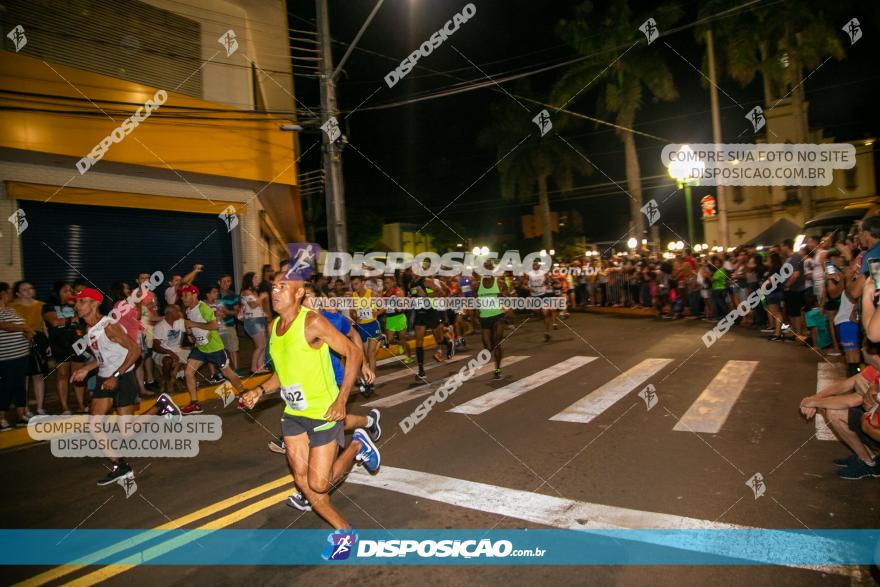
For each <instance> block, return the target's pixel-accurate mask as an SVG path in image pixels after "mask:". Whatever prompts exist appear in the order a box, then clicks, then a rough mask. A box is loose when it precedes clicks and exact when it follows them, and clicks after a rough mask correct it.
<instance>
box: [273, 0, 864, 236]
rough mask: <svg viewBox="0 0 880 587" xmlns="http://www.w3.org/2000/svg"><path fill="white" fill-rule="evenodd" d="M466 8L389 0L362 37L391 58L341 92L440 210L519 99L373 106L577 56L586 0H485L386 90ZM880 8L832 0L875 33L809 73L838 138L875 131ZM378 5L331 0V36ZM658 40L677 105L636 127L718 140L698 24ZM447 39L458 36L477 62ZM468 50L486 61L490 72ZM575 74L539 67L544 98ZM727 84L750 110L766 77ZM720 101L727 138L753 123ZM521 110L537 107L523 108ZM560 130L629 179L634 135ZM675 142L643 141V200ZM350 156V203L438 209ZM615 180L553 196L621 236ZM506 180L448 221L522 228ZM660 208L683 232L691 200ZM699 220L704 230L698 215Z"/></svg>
mask: <svg viewBox="0 0 880 587" xmlns="http://www.w3.org/2000/svg"><path fill="white" fill-rule="evenodd" d="M742 3H745V0H743V2H730V3H729V4H728V7H733V6H735V5H738V4H742ZM465 4H467V3H466V2H463V1H462V0H430V1H429V0H386V2H385V3H384V5H383V6H382V7H381V9H380V11H379V13H378V14H377V16H376V18H375V20H374V21H373V23H372V24H371V25H370V28H369V29H368V30H367V32H366V33H365V35H364V37H363V38H362V39H361V41H360V42H359V44H358V47H359V48H360V49H363V50H368V51H372V52H375V53H381V54H383V55H386V56H389V57H390V58H385V57H382V56H379V55H376V54H372V53H368V52H366V51H361V50H355V51H354V53H353V54H352V56H351V57H350V59H349V61H348V62H347V63H346V65H345V73H344V75H343V76H342V78H341V79H340V81H339V88H338V100H339V106H340V109H341V110H342V112H343V116H346V113H347V112H350V111H351V110H352V109H354V108H355V107H358V106H359V105H361V103H363V105H361V106H359V108H358V109H357V111H356V112H354V114H352V115H351V116H350V117H348V118H346V119H345V121H344V123H343V125H344V128H345V131H344V132H345V133H346V135H347V136H348V137H349V140H350V142H351V144H352V145H354V147H356V149H357V150H358V151H360V153H362V154H363V155H365V156H366V157H369V158H370V159H371V160H372V161H373V162H374V163H375V165H376V166H378V167H379V168H381V170H383V171H384V172H385V173H386V174H387V175H388V176H390V177H391V178H393V180H394V181H396V182H397V183H399V184H400V186H402V188H405V190H406V191H408V192H409V193H410V194H411V195H412V196H413V197H414V198H416V199H418V200H420V201H421V202H422V203H424V204H425V205H426V206H427V207H428V208H430V209H432V210H434V211H436V212H439V210H440V209H441V208H443V207H444V206H446V205H447V204H448V203H449V202H450V201H452V200H453V199H454V198H455V197H456V196H458V195H459V194H460V193H461V192H462V191H464V190H465V189H466V188H468V186H470V185H471V184H472V183H474V181H475V180H477V179H478V178H480V176H481V175H483V174H484V173H486V171H487V170H488V169H490V168H491V167H492V166H493V165H495V163H496V151H495V149H492V148H488V147H484V146H480V145H479V144H478V142H477V136H478V134H479V133H480V131H482V130H483V129H484V128H486V127H487V126H488V115H489V105H490V104H491V103H492V102H493V101H498V100H505V99H506V100H512V98H509V97H507V96H505V95H504V94H503V93H502V92H501V91H500V90H499V89H498V86H495V85H492V86H491V87H489V88H486V89H478V90H474V91H470V92H465V93H461V94H457V95H452V96H448V97H443V98H438V99H434V100H428V101H424V102H419V103H415V104H407V105H403V106H398V107H395V108H389V109H383V110H370V109H369V108H370V107H374V106H379V105H382V104H388V103H393V102H398V101H402V100H406V99H409V98H412V97H414V96H415V95H417V94H419V93H422V92H429V91H434V90H438V89H441V88H449V87H452V86H454V85H455V84H459V83H460V81H459V79H457V78H460V79H464V80H468V81H481V80H486V76H485V75H484V74H488V75H489V76H492V77H497V76H500V75H504V74H507V73H510V72H517V71H526V70H531V69H536V68H539V67H542V66H544V65H548V64H552V63H558V62H560V61H564V60H565V59H568V58H571V57H575V56H577V53H576V52H575V51H574V50H573V49H572V48H571V47H569V46H567V45H566V44H565V43H564V42H563V41H562V40H561V39H560V38H559V37H558V36H557V35H556V33H555V27H556V24H557V23H558V21H559V20H560V19H562V18H571V17H572V16H573V13H574V8H575V7H576V6H577V5H578V4H579V2H563V1H554V2H549V1H548V2H543V1H522V0H475V1H474V4H475V6H476V8H477V11H476V15H475V16H474V17H473V18H472V19H471V20H469V21H468V22H466V23H464V24H463V25H462V26H461V27H460V29H459V30H458V31H457V32H455V33H454V35H452V36H451V37H450V38H449V39H448V40H447V41H446V42H445V43H444V44H443V45H441V46H440V47H439V48H438V49H436V50H435V51H434V52H433V53H432V54H431V55H430V56H428V57H422V58H421V59H420V60H419V63H418V65H417V66H416V68H415V69H413V70H412V71H411V72H410V73H409V74H408V76H407V77H406V78H404V79H403V80H402V81H401V82H399V83H398V84H397V85H395V86H394V87H393V88H388V87H387V85H386V84H385V83H384V81H383V77H384V76H385V75H386V74H387V73H388V72H389V71H390V70H392V69H393V68H394V67H396V66H397V64H399V62H400V60H402V59H403V58H404V57H405V56H407V55H408V54H409V53H410V52H412V51H413V50H414V49H415V48H416V47H417V46H418V45H420V44H421V43H422V42H424V41H426V40H427V39H428V38H429V37H430V36H431V34H432V33H433V32H434V31H436V30H437V29H438V28H440V27H442V26H443V25H444V23H445V22H446V21H447V20H448V19H450V18H451V17H452V15H453V14H455V13H456V12H459V11H460V10H461V9H462V7H463V6H465ZM774 4H779V2H778V1H777V2H774V1H772V0H769V1H767V2H763V3H762V5H769V6H773V5H774ZM877 4H878V3H876V2H873V1H863V2H858V1H853V2H834V3H830V2H826V3H825V5H826V6H827V10H828V11H829V12H828V16H829V20H830V21H831V22H832V24H839V26H837V27H836V28H837V29H839V28H840V27H842V26H843V25H844V24H845V23H846V22H848V21H849V19H850V18H852V17H853V16H855V17H857V18H859V20H860V22H861V24H862V27H863V29H864V36H863V38H862V39H861V40H860V41H859V42H858V43H856V44H855V45H854V46H852V47H850V46H849V45H850V44H849V40H848V38H846V36H845V35H844V33H843V32H842V31H841V32H840V35H841V38H842V39H843V41H844V47H845V50H846V57H845V58H844V59H843V60H841V61H837V60H834V59H832V60H830V61H828V62H827V63H826V64H825V65H824V66H823V67H821V68H819V69H818V70H817V71H815V72H814V73H813V74H812V75H811V76H810V77H809V79H808V80H807V82H806V83H805V89H806V97H807V100H808V101H809V102H810V125H811V128H816V127H823V128H824V129H825V135H826V136H833V137H835V138H836V139H837V140H853V139H857V138H865V137H869V136H876V135H877V134H878V122H880V115H878V113H877V106H876V98H875V94H876V92H875V89H876V88H877V87H878V85H877V80H878V77H880V74H878V73H877V69H876V63H875V56H876V55H878V54H880V53H878V45H880V43H878V40H877V39H878V34H877V33H878V28H880V27H878V26H877V25H878V16H877V14H878V13H877V8H876V5H877ZM373 5H374V3H373V2H367V1H363V2H352V1H351V0H330V2H329V11H330V30H331V34H332V37H333V39H334V40H335V41H342V42H345V43H347V42H350V41H351V40H352V39H353V38H354V36H355V35H356V33H357V31H358V29H359V28H360V26H361V24H362V23H363V22H364V20H365V19H366V17H367V15H368V14H369V12H370V10H372V7H373ZM631 6H633V9H634V11H635V13H636V14H637V15H639V17H641V16H644V17H645V18H647V17H648V16H651V14H652V10H654V9H656V8H657V7H658V6H660V4H659V3H657V2H632V3H631ZM680 6H681V7H682V9H683V16H682V17H681V18H680V19H679V20H678V21H677V22H675V23H673V24H671V25H669V24H667V23H663V22H658V26H659V28H660V29H661V31H662V30H664V28H667V29H668V28H671V26H682V25H687V24H690V23H692V22H694V21H695V20H697V18H698V15H697V11H698V6H699V3H697V2H682V3H680ZM823 9H824V8H823ZM288 10H289V15H290V26H291V28H293V29H308V30H314V28H315V27H314V15H315V6H314V2H312V1H310V0H295V1H291V2H289V8H288ZM639 20H640V21H641V20H642V19H641V18H639ZM291 34H292V35H295V34H296V33H291ZM660 41H665V43H668V44H669V45H670V46H671V47H673V48H674V49H675V51H677V52H678V53H680V54H681V57H680V56H678V55H676V54H675V53H674V52H673V51H671V50H670V49H669V48H668V47H666V45H665V43H661V42H659V41H655V43H654V45H653V46H654V47H655V48H656V50H657V51H660V52H662V53H663V56H664V58H665V60H666V63H667V64H668V65H669V67H670V69H671V71H672V75H673V79H674V82H675V85H676V88H677V90H678V93H679V98H678V100H677V101H675V102H671V103H665V102H652V101H651V100H650V98H648V99H646V100H645V101H644V104H643V106H642V109H641V110H640V112H639V113H638V114H637V118H636V126H635V128H636V129H637V130H640V131H642V132H645V133H649V134H652V135H656V136H659V137H662V138H664V139H669V140H670V141H671V142H692V143H696V142H711V140H712V129H711V116H710V111H709V109H710V100H709V91H708V89H707V86H706V84H705V83H704V80H703V78H702V77H701V76H700V74H699V73H698V72H697V71H695V69H694V67H696V68H700V66H701V64H702V61H703V54H704V50H705V49H704V46H703V45H701V44H699V43H697V41H696V39H695V36H694V28H688V29H686V30H683V31H680V32H677V33H674V34H672V35H669V36H667V37H662V38H661V39H660ZM450 45H454V46H455V48H457V49H458V51H460V52H461V54H463V55H464V56H465V57H466V58H467V59H465V58H464V57H462V55H460V54H459V53H458V52H456V51H455V49H453V48H452V47H451V46H450ZM345 49H346V47H345V45H342V44H335V45H334V64H335V63H338V61H339V59H340V58H341V57H342V55H343V53H344V52H345ZM717 51H719V49H718V48H716V52H717ZM614 57H615V55H614V54H609V55H608V57H607V59H608V61H609V62H610V61H611V60H612V59H614ZM468 59H469V60H470V61H472V62H473V63H474V64H476V65H478V66H479V68H480V69H482V73H481V72H480V71H479V70H478V69H477V68H475V67H474V66H473V65H471V64H470V63H469V62H468ZM685 60H687V61H685ZM294 68H295V71H300V70H298V69H296V68H297V64H296V62H295V63H294ZM430 70H434V71H439V72H447V73H448V75H438V74H435V73H432V71H430ZM564 71H565V68H559V69H555V70H552V71H549V72H545V73H541V74H537V75H533V76H530V77H529V81H530V83H531V86H532V90H533V91H534V92H537V93H539V94H540V93H544V94H545V95H546V93H547V91H548V90H549V88H550V87H551V86H552V84H553V83H554V82H555V81H556V80H557V79H558V78H559V76H560V75H562V74H563V73H564ZM516 83H517V82H508V83H506V84H503V87H504V88H505V89H507V90H509V91H515V85H516ZM295 84H296V88H295V90H296V94H297V98H298V100H299V101H300V102H301V103H302V104H305V105H306V106H308V107H309V108H310V109H312V110H315V111H318V106H319V98H318V86H317V81H316V80H315V79H312V78H303V77H297V78H296V80H295ZM719 85H720V87H721V88H722V89H723V90H724V91H725V92H727V93H728V94H730V95H731V96H732V97H733V98H735V99H736V101H738V102H739V103H740V104H742V105H743V106H745V108H746V109H747V110H748V109H751V108H752V107H753V106H754V105H757V104H759V103H760V101H761V98H762V86H761V82H760V77H756V79H755V81H753V82H752V83H751V84H750V85H749V86H747V87H745V88H743V87H741V86H740V85H739V84H738V83H737V82H736V81H734V80H732V79H730V78H729V77H721V78H720V80H719ZM601 87H602V85H601V78H600V80H597V82H596V83H594V84H593V85H591V86H590V88H588V89H587V90H586V91H585V92H584V96H583V98H582V99H579V100H578V101H577V102H575V103H572V104H571V105H569V109H571V110H574V111H576V112H581V113H584V114H587V115H589V116H595V115H596V106H597V99H598V92H597V90H598V89H599V88H601ZM377 90H378V91H377ZM374 92H375V94H373V93H374ZM371 94H373V95H372V96H371ZM365 100H366V101H365ZM364 101H365V102H364ZM719 101H720V106H721V109H722V128H723V130H724V138H725V140H728V141H729V140H731V139H733V138H734V137H736V136H737V135H738V134H739V133H740V132H741V131H742V130H743V128H745V127H746V126H747V125H748V123H747V121H746V120H745V119H744V118H743V115H744V112H743V111H742V110H741V109H740V107H739V106H737V105H736V104H734V103H733V102H732V101H731V100H730V99H729V98H727V97H725V96H724V94H723V93H720V94H719ZM528 106H529V108H530V110H532V115H534V114H536V113H537V112H538V111H539V110H540V107H539V106H537V105H534V104H530V105H528ZM522 115H523V116H526V115H527V114H526V112H525V111H523V112H522ZM551 115H552V116H553V117H554V119H556V117H564V116H566V115H565V114H562V113H552V112H551ZM561 134H562V135H563V136H564V137H565V138H566V139H567V140H569V141H570V142H571V143H572V144H573V145H575V146H576V147H577V148H578V149H579V150H581V151H582V152H583V153H584V154H585V155H586V156H588V157H589V158H590V159H591V160H592V161H593V162H594V163H595V164H596V165H597V166H598V167H599V168H600V169H601V170H602V171H603V172H604V174H607V175H608V176H609V177H610V178H612V179H613V180H615V181H617V182H618V183H620V184H621V185H622V186H624V187H625V169H624V157H623V145H622V143H621V142H620V140H619V139H618V138H617V136H616V135H615V134H614V131H613V129H611V128H609V127H605V126H598V125H596V124H594V123H591V122H587V121H581V122H579V123H578V124H577V125H575V126H571V127H570V128H567V129H565V131H564V132H562V133H561ZM318 138H319V137H318V136H317V135H306V134H303V135H301V145H302V149H303V150H305V149H307V148H308V147H309V146H310V145H311V144H312V143H313V142H314V141H315V140H317V139H318ZM530 140H531V139H530ZM665 144H666V142H665V141H658V140H656V139H650V138H646V137H642V136H637V137H636V146H637V148H638V150H639V159H640V165H641V172H642V178H643V186H645V187H644V192H643V196H644V199H645V201H647V200H648V199H649V198H651V197H657V198H658V201H659V199H661V198H663V197H665V196H666V195H667V194H669V193H670V192H671V191H672V190H673V189H674V185H673V182H672V181H671V180H669V179H668V177H667V176H666V174H665V169H664V168H663V167H662V166H661V163H660V150H661V149H662V147H663V146H664V145H665ZM343 157H344V164H343V165H344V175H345V183H346V200H347V202H348V206H349V207H351V208H354V209H358V208H364V207H365V208H369V209H373V210H377V211H379V212H380V213H381V214H382V217H383V220H384V221H385V222H414V223H418V224H419V225H421V224H423V223H425V222H427V221H428V220H429V219H430V218H431V215H430V214H429V213H428V212H427V211H426V210H425V209H424V208H423V207H422V205H420V204H419V203H418V202H416V201H415V200H414V198H413V197H410V195H408V194H407V193H406V192H405V191H404V189H402V188H401V187H398V186H397V185H395V183H394V181H391V180H389V179H388V178H387V177H386V176H385V175H384V174H383V173H382V171H380V170H379V169H377V168H376V167H374V166H373V165H372V164H370V163H369V162H367V161H366V160H365V158H364V157H363V156H362V155H361V154H359V153H358V152H355V151H354V150H353V149H351V148H346V150H345V151H344V154H343ZM584 166H585V167H586V164H584ZM318 167H320V157H319V149H318V148H317V147H316V148H314V149H312V150H311V151H310V152H309V153H308V154H306V155H305V157H304V158H303V160H302V161H301V172H305V171H309V170H312V169H317V168H318ZM653 176H661V177H658V178H653ZM646 178H650V179H646ZM607 183H608V179H607V178H606V177H605V175H603V173H601V172H596V171H594V172H592V174H590V175H586V176H579V177H576V178H575V181H574V185H575V186H576V189H574V190H573V191H571V192H570V193H568V194H553V195H551V208H552V209H553V210H558V211H564V210H578V211H580V212H581V214H582V215H583V218H584V233H585V235H586V237H587V239H588V241H591V242H595V241H609V240H611V241H613V240H616V239H618V238H619V237H620V236H621V234H622V233H623V232H625V231H626V228H627V219H628V208H627V201H628V197H627V195H626V194H624V193H623V192H622V191H621V190H620V189H618V188H617V187H615V186H613V185H612V186H610V187H609V186H607V185H606V186H601V187H593V188H591V187H590V186H591V185H595V184H607ZM499 190H500V188H499V179H498V174H497V173H496V172H495V171H494V170H492V171H490V172H488V173H486V175H485V176H484V177H482V178H481V179H479V181H477V182H476V183H475V184H474V185H473V186H472V187H470V189H469V190H468V191H467V192H466V193H465V194H464V195H463V196H462V197H461V198H460V199H458V200H457V201H456V202H455V204H453V205H452V206H450V207H449V208H447V209H446V210H445V211H444V212H443V213H442V215H441V217H442V218H443V219H444V220H446V221H448V222H450V223H452V222H454V223H458V224H460V225H461V226H462V227H463V228H464V229H465V231H466V232H465V234H464V236H465V237H467V238H473V237H477V236H480V237H485V236H491V235H492V234H493V233H498V232H508V233H510V232H518V231H519V227H520V224H519V215H520V214H523V213H529V212H530V208H531V206H532V205H533V204H531V203H526V204H517V203H510V202H504V201H502V200H501V198H500V191H499ZM694 193H695V197H694V207H695V215H696V217H697V218H699V199H700V197H701V196H702V195H704V194H706V193H713V188H696V190H695V192H694ZM535 202H537V194H536V195H535ZM322 205H323V204H322ZM663 215H664V221H665V222H666V223H667V224H669V226H670V227H671V228H672V229H674V230H676V231H679V232H682V233H683V232H684V230H685V224H686V221H685V210H684V202H683V198H682V196H681V194H680V193H679V194H677V195H676V196H674V197H673V198H671V199H670V200H669V201H667V202H666V203H665V204H664V208H663ZM499 222H500V224H499ZM697 230H698V231H699V230H700V228H699V223H698V228H697ZM664 231H665V229H664ZM670 238H672V235H671V234H668V235H667V234H662V235H661V240H662V241H664V242H665V241H666V240H669V239H670ZM318 239H319V240H324V235H323V234H321V233H319V234H318Z"/></svg>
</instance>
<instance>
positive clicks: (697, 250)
mask: <svg viewBox="0 0 880 587" xmlns="http://www.w3.org/2000/svg"><path fill="white" fill-rule="evenodd" d="M702 250H703V247H702V246H700V245H694V252H695V253H699V252H700V251H702Z"/></svg>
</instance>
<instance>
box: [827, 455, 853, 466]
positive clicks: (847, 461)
mask: <svg viewBox="0 0 880 587" xmlns="http://www.w3.org/2000/svg"><path fill="white" fill-rule="evenodd" d="M858 461H859V457H858V455H856V454H855V453H853V454H851V455H849V456H848V457H843V458H842V459H834V460H833V461H831V462H832V463H834V465H835V466H837V467H852V466H854V465H856V464H857V463H858Z"/></svg>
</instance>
